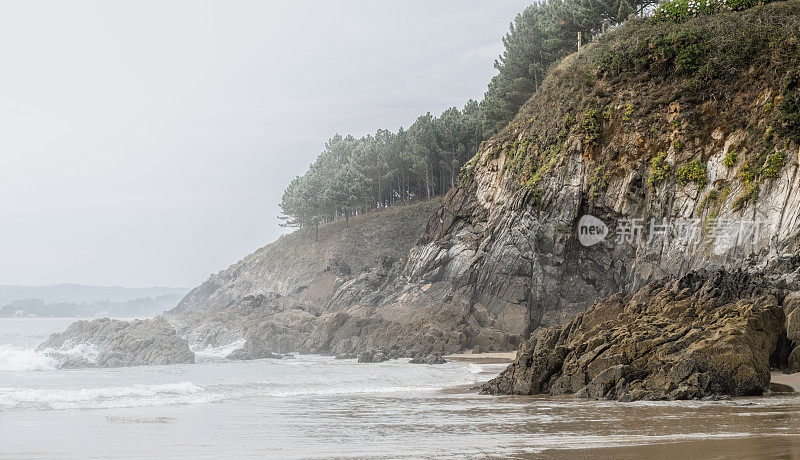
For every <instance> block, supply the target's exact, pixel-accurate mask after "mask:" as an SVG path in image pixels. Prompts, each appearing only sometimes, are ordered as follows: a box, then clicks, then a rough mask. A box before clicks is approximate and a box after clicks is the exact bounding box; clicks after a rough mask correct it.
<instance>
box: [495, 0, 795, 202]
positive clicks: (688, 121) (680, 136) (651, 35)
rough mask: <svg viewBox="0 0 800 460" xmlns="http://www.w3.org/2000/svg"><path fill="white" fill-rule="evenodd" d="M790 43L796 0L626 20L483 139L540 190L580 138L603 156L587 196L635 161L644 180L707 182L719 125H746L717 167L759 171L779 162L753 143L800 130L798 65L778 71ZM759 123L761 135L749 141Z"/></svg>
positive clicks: (753, 175) (770, 172) (597, 158)
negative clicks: (680, 18) (679, 17)
mask: <svg viewBox="0 0 800 460" xmlns="http://www.w3.org/2000/svg"><path fill="white" fill-rule="evenodd" d="M799 41H800V2H797V1H792V2H776V3H772V4H769V5H765V6H757V7H754V8H751V9H748V10H746V11H741V12H720V13H719V14H714V15H711V16H701V17H695V18H691V19H688V20H687V21H685V22H683V23H681V24H677V23H673V22H664V23H654V22H653V21H651V20H649V19H637V20H631V21H629V22H627V23H626V24H624V25H622V26H620V27H619V28H617V29H615V30H612V31H610V32H607V33H606V34H604V35H603V36H601V37H600V39H599V40H598V41H597V42H594V43H591V44H589V45H587V46H586V47H585V48H584V49H583V50H582V51H581V52H579V53H575V54H572V55H570V56H567V57H566V58H565V59H564V60H563V61H561V62H559V63H558V64H556V65H554V66H553V68H552V69H551V70H550V72H549V73H548V76H547V78H546V79H545V81H544V82H543V84H542V86H541V87H540V88H539V90H538V91H537V92H536V93H535V94H534V95H533V97H532V98H531V99H530V100H529V101H528V102H527V103H526V104H525V106H524V107H523V108H522V109H521V111H520V113H519V115H518V116H517V118H516V119H515V121H514V123H513V124H511V125H509V126H507V127H506V128H505V129H504V130H503V131H502V132H501V133H500V134H499V135H497V136H496V137H495V138H493V139H492V140H490V141H489V144H491V145H490V146H487V148H489V149H492V150H491V151H492V152H504V153H505V154H506V155H507V156H508V157H510V158H511V160H512V161H507V162H506V165H505V172H506V173H507V174H509V175H512V176H513V177H514V178H515V179H516V181H515V183H516V184H519V186H520V188H522V189H527V190H532V189H536V188H537V187H541V186H544V187H546V185H545V184H546V183H547V181H546V179H547V178H548V177H549V176H550V175H552V171H553V170H554V168H555V167H558V166H557V165H558V161H557V160H555V158H564V157H565V156H566V155H567V154H568V153H569V154H572V153H573V152H570V149H573V148H576V147H577V146H578V145H583V152H581V154H582V155H583V156H584V157H585V159H586V160H588V161H589V163H587V165H595V168H598V167H599V166H598V165H606V166H605V167H603V168H602V171H605V172H601V170H592V171H590V172H589V174H590V175H591V177H590V180H589V181H588V182H589V183H588V184H587V187H588V190H587V191H588V195H589V196H588V198H589V199H590V200H595V199H597V198H599V197H600V195H601V193H600V192H601V191H602V190H603V189H604V188H605V186H606V184H607V183H608V182H609V181H610V180H612V179H613V178H614V176H613V175H611V176H609V174H608V171H613V174H614V175H616V174H627V173H628V172H630V171H631V170H642V171H643V173H644V174H645V177H643V178H641V181H642V182H647V184H649V185H650V187H649V188H650V189H653V188H655V187H656V186H657V185H659V184H661V183H664V182H666V181H670V180H674V181H675V182H676V183H678V185H687V184H690V183H694V184H697V185H698V186H699V187H700V188H703V187H705V186H707V182H708V173H707V171H706V168H705V164H706V162H707V161H708V160H709V158H708V157H707V155H709V153H707V152H708V151H707V150H706V147H705V146H707V145H708V143H709V142H714V141H713V140H712V132H711V130H712V129H713V128H712V127H714V126H725V127H726V130H725V131H726V132H725V134H726V135H729V134H731V133H733V132H735V131H737V130H743V131H744V132H746V133H748V134H747V136H746V138H745V139H744V140H743V141H741V142H739V143H737V145H736V146H735V147H736V148H735V150H732V151H730V152H728V155H727V156H726V157H725V158H724V160H723V162H724V164H725V166H726V167H727V168H729V169H733V168H737V167H738V168H739V170H740V171H737V174H738V175H739V176H742V177H743V179H744V182H746V183H752V182H754V181H756V182H757V181H763V180H766V179H768V178H770V177H773V176H775V171H780V168H781V167H782V166H781V162H780V161H772V162H770V163H768V164H767V167H766V168H765V167H764V165H765V160H767V157H766V156H763V154H758V155H755V156H754V152H771V151H772V150H774V149H773V148H772V147H770V146H775V145H779V144H780V143H781V142H786V141H790V142H794V143H793V144H792V148H796V143H797V141H795V140H793V139H795V137H794V136H796V135H800V128H798V126H800V73H799V74H798V76H796V77H795V76H789V77H786V75H787V74H790V73H791V72H793V71H795V70H796V69H797V68H798V67H800V47H799V46H798V42H799ZM792 75H794V74H792ZM762 95H764V96H765V97H762V99H761V101H762V102H761V103H760V104H759V105H758V106H757V107H756V106H755V105H753V101H755V100H757V99H758V98H759V97H761V96H762ZM757 132H759V133H764V134H765V137H768V138H769V140H768V141H763V142H762V144H763V145H760V146H759V145H757V143H758V142H759V139H758V137H759V136H760V134H756V133H757ZM578 136H580V137H578ZM577 139H580V140H581V141H583V142H582V143H575V142H574V141H575V140H577ZM784 150H788V149H784ZM665 152H669V153H670V155H671V158H673V157H674V159H675V160H674V161H675V163H676V166H672V165H670V164H669V163H668V162H667V161H666V154H665ZM770 154H771V153H770ZM777 159H779V158H776V160H777ZM642 164H645V165H647V168H639V166H640V165H642ZM609 165H610V166H611V167H608V166H609ZM748 168H750V169H748ZM650 193H653V192H650ZM655 193H657V192H655ZM537 195H538V196H541V194H537ZM751 195H752V194H751Z"/></svg>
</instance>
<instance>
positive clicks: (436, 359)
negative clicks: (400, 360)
mask: <svg viewBox="0 0 800 460" xmlns="http://www.w3.org/2000/svg"><path fill="white" fill-rule="evenodd" d="M446 362H447V361H445V359H444V358H442V355H428V356H424V355H422V354H418V355H416V356H414V358H413V359H412V360H411V361H409V363H411V364H445V363H446Z"/></svg>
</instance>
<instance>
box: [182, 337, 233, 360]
mask: <svg viewBox="0 0 800 460" xmlns="http://www.w3.org/2000/svg"><path fill="white" fill-rule="evenodd" d="M245 342H246V340H245V339H239V340H237V341H235V342H231V343H229V344H227V345H223V346H221V347H211V346H208V347H202V348H200V347H198V346H197V345H196V344H195V345H192V346H191V349H192V351H193V352H194V354H195V356H197V357H198V358H225V357H226V356H228V355H229V354H231V352H232V351H234V350H238V349H239V348H242V347H243V346H244V343H245Z"/></svg>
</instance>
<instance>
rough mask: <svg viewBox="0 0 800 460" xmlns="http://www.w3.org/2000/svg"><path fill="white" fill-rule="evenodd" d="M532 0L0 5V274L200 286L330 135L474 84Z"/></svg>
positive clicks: (436, 101)
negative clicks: (511, 24) (514, 21)
mask: <svg viewBox="0 0 800 460" xmlns="http://www.w3.org/2000/svg"><path fill="white" fill-rule="evenodd" d="M527 4H529V1H521V0H494V1H487V0H435V1H431V0H404V1H400V0H397V1H388V0H386V1H376V0H361V1H355V0H325V1H323V0H319V1H310V0H305V1H298V0H286V1H230V0H225V1H166V2H164V1H152V2H149V1H140V0H136V1H126V2H122V1H106V0H101V1H63V0H58V1H52V2H41V1H23V0H14V1H1V2H0V158H2V162H0V284H33V285H40V284H52V283H62V282H73V283H83V284H97V285H121V286H132V287H135V286H149V285H170V286H185V287H192V286H195V285H197V284H199V283H200V282H201V281H203V280H204V279H205V278H206V277H207V276H208V275H209V274H211V273H213V272H217V271H219V270H221V269H223V268H226V267H227V266H228V265H230V264H231V263H233V262H235V261H236V260H238V259H240V258H241V257H243V256H245V255H246V254H249V253H251V252H253V251H254V250H255V249H257V248H259V247H261V246H263V245H265V244H267V243H269V242H270V241H273V240H274V239H275V238H277V237H278V236H279V235H280V233H281V232H282V230H283V229H281V228H280V227H279V226H278V220H277V218H276V217H277V216H278V215H279V213H280V209H279V207H278V204H279V202H280V197H281V193H282V191H283V189H284V187H285V186H286V184H287V183H288V182H289V180H290V179H291V178H292V177H294V176H296V175H298V174H302V173H303V172H304V171H305V169H306V167H307V166H308V164H309V163H310V162H311V161H312V160H313V159H314V158H315V157H316V155H317V154H318V153H319V152H320V150H321V149H322V146H323V144H324V143H325V141H326V140H327V139H329V138H330V137H331V136H332V135H333V134H335V133H337V132H340V133H352V134H354V135H356V136H360V135H364V134H367V133H370V132H374V131H375V130H377V129H379V128H390V129H393V130H394V129H396V128H398V127H399V126H404V127H407V126H409V125H410V124H411V123H412V122H413V120H414V119H415V118H416V117H417V116H418V115H420V114H423V113H424V112H427V111H431V112H433V113H439V112H441V111H442V110H444V109H445V108H447V107H450V106H454V105H455V106H459V107H460V106H461V105H463V104H464V103H465V102H466V101H467V100H468V99H469V98H473V99H476V100H477V99H480V98H481V97H482V95H483V93H484V91H485V89H486V83H487V82H488V81H489V79H490V78H491V76H492V75H494V73H495V72H494V70H493V68H492V63H493V61H494V59H495V58H496V56H497V55H498V54H499V53H500V52H501V50H502V45H501V37H502V36H503V35H504V34H505V32H506V31H507V29H508V25H509V23H510V22H511V21H512V20H513V18H514V16H515V15H516V14H517V13H518V12H521V11H522V10H523V9H524V8H525V6H526V5H527Z"/></svg>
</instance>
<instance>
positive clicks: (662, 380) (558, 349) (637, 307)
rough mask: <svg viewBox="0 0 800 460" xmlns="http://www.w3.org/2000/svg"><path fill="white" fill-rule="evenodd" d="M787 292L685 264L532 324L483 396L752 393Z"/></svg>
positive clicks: (765, 381)
mask: <svg viewBox="0 0 800 460" xmlns="http://www.w3.org/2000/svg"><path fill="white" fill-rule="evenodd" d="M785 296H786V292H785V290H783V289H782V288H780V287H777V286H776V284H775V283H772V282H770V281H768V280H767V279H766V278H765V277H764V276H761V275H757V274H755V275H754V274H748V273H745V272H734V273H729V272H725V271H717V272H714V273H707V272H692V273H689V274H687V275H685V276H683V277H682V278H680V279H679V280H675V281H670V282H665V281H660V282H654V283H651V284H649V285H647V286H645V287H644V288H642V289H641V290H640V291H638V292H637V293H635V294H633V295H623V294H617V295H614V296H612V297H610V298H608V299H606V300H603V301H601V302H598V303H597V304H595V305H593V306H592V307H590V308H589V309H588V310H587V311H586V312H585V313H581V314H579V315H577V316H576V317H575V318H573V319H572V320H571V321H569V322H568V323H567V324H566V325H564V326H556V327H551V328H549V329H546V330H540V331H537V334H535V336H534V337H533V338H531V340H529V341H528V342H526V343H524V344H523V346H522V347H521V348H520V350H519V352H518V353H517V358H516V360H515V361H514V362H513V363H512V364H511V365H510V366H509V367H508V368H507V369H506V370H505V371H504V372H503V373H502V374H501V375H500V376H498V377H497V378H495V379H493V380H491V381H490V382H488V383H487V384H485V385H484V386H483V388H482V390H483V392H484V393H489V394H524V395H530V394H542V393H545V394H548V393H549V394H554V395H556V394H574V395H575V396H577V397H586V398H606V399H617V400H639V399H657V400H658V399H694V398H703V397H713V396H745V395H760V394H762V393H763V392H764V391H766V390H767V388H768V386H769V381H770V362H771V359H772V362H773V364H774V365H780V364H781V363H782V362H783V361H785V356H776V354H775V351H776V350H779V349H780V345H781V343H782V341H784V340H785V334H786V329H785V327H786V326H785V316H784V312H783V309H782V308H781V306H780V305H781V303H782V302H783V300H784V298H785Z"/></svg>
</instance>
